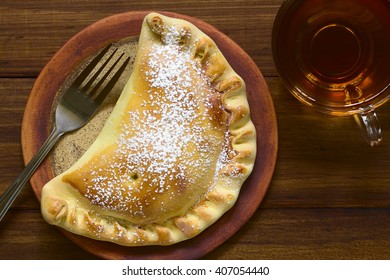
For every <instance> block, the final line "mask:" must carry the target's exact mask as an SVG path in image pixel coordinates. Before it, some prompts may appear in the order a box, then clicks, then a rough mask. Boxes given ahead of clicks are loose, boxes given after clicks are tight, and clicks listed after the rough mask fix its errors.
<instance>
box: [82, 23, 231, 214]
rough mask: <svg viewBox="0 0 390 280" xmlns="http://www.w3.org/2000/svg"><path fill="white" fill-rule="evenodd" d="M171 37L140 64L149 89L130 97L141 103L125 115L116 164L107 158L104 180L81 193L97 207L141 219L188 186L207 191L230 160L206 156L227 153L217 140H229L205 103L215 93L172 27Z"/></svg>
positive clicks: (163, 208)
mask: <svg viewBox="0 0 390 280" xmlns="http://www.w3.org/2000/svg"><path fill="white" fill-rule="evenodd" d="M169 32H170V33H169ZM169 32H168V34H166V36H165V38H166V39H165V40H164V43H165V44H155V45H153V46H152V48H151V51H150V52H148V53H147V54H146V56H145V57H144V59H143V63H145V64H144V65H143V66H144V67H143V68H142V69H147V71H145V72H144V73H142V75H144V78H145V79H146V80H147V81H148V89H147V92H146V93H134V94H140V96H139V97H140V98H143V101H142V103H141V106H140V107H139V108H134V109H133V110H131V111H129V112H125V114H124V115H123V119H124V121H123V123H122V126H121V131H120V134H119V137H118V139H117V142H116V145H117V149H116V151H115V154H114V155H113V157H114V158H115V161H112V158H109V159H107V161H109V162H110V164H109V166H110V168H109V169H110V170H105V173H104V174H107V173H109V176H102V175H101V174H100V172H99V171H92V172H95V173H96V174H92V175H93V179H92V180H90V182H88V185H87V191H86V194H85V196H86V197H87V198H89V199H90V200H91V201H92V202H93V203H95V204H98V205H100V206H103V207H105V208H108V209H111V210H120V211H125V212H127V213H128V214H130V215H132V216H138V217H143V216H145V208H147V207H148V206H149V205H152V204H156V203H155V201H156V200H157V199H158V197H159V195H166V194H168V195H169V196H170V199H173V200H174V199H175V197H176V196H180V195H181V192H185V191H187V190H186V188H188V187H191V186H192V187H194V186H195V187H197V188H205V187H206V188H207V187H209V186H210V185H212V181H213V179H214V178H213V176H214V174H216V173H217V172H218V169H220V168H221V166H222V165H223V164H224V163H223V162H224V161H226V160H227V158H226V156H219V159H215V157H212V156H210V155H212V154H214V155H215V154H216V155H219V154H222V155H225V154H226V152H222V150H224V148H223V146H224V145H225V142H226V141H225V140H224V139H223V137H220V135H221V134H222V136H227V134H226V132H225V130H224V129H225V128H223V127H222V128H221V127H216V126H215V123H213V122H212V121H211V120H210V118H211V117H210V114H209V110H210V109H211V105H210V104H209V103H208V101H207V100H208V97H209V96H210V95H213V94H216V92H215V91H214V90H213V89H212V87H211V86H210V84H209V79H208V77H207V76H206V75H205V73H204V71H203V70H202V68H201V65H200V64H199V63H198V62H196V61H194V60H193V59H192V57H191V52H190V51H183V49H181V47H180V46H179V45H177V44H176V40H175V39H174V38H176V37H177V34H180V31H178V30H177V29H176V28H175V27H171V29H170V31H169ZM167 38H168V39H169V38H171V39H169V40H168V39H167ZM172 38H173V39H172ZM221 131H222V132H221ZM217 158H218V156H217ZM217 161H218V162H217ZM113 162H114V163H113ZM210 173H211V174H212V176H206V175H208V174H210ZM205 178H206V179H205ZM205 180H207V181H205ZM198 185H200V186H198ZM189 193H190V194H192V193H194V194H196V191H194V192H189ZM187 194H188V193H187ZM188 199H192V198H191V197H188ZM159 207H160V211H161V213H165V212H167V211H170V208H169V207H167V206H165V204H164V203H161V202H160V203H159Z"/></svg>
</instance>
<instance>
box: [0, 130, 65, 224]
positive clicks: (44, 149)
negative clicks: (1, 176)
mask: <svg viewBox="0 0 390 280" xmlns="http://www.w3.org/2000/svg"><path fill="white" fill-rule="evenodd" d="M63 134H64V132H62V131H60V130H58V129H57V127H54V128H53V130H52V132H51V133H50V135H49V137H48V138H47V139H46V141H45V142H44V143H43V145H42V146H41V148H39V150H38V152H37V153H36V154H35V155H34V156H33V158H32V159H31V160H30V162H29V163H28V164H27V165H26V167H25V168H24V169H23V171H22V172H21V173H20V174H19V176H18V177H16V179H15V181H14V182H13V183H12V184H11V185H10V186H9V187H8V188H7V190H6V191H5V192H4V194H3V195H2V196H1V197H0V221H1V220H2V219H3V217H4V215H5V214H6V213H7V211H8V209H9V208H10V207H11V205H12V203H13V202H14V200H15V199H16V197H17V196H18V195H19V193H20V192H21V191H22V189H23V187H24V185H25V184H26V182H27V181H28V180H29V179H30V178H31V176H32V175H33V174H34V172H35V170H36V169H37V168H38V166H39V165H40V164H41V163H42V161H43V160H44V159H45V157H46V156H47V154H48V153H49V151H50V150H51V149H52V148H53V146H54V144H55V143H56V142H57V141H58V139H59V138H60V137H61V136H62V135H63Z"/></svg>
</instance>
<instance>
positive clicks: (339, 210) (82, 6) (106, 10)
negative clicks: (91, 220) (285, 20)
mask: <svg viewBox="0 0 390 280" xmlns="http://www.w3.org/2000/svg"><path fill="white" fill-rule="evenodd" d="M281 3H282V1H281V0H259V1H244V0H241V1H239V0H238V1H214V0H209V1H196V2H195V1H187V0H184V1H164V2H160V1H147V2H145V1H130V0H127V1H123V0H121V1H113V0H109V1H86V0H78V1H74V0H71V1H59V0H53V1H37V0H28V1H20V0H13V1H11V0H2V1H1V2H0V96H1V104H0V176H1V177H0V178H1V180H0V193H2V192H3V191H4V190H5V189H6V188H7V187H8V185H9V184H10V183H11V182H12V181H13V179H14V178H15V177H16V176H17V175H18V174H19V173H20V172H21V170H22V168H23V158H22V151H21V144H20V143H21V137H20V130H21V124H22V118H23V112H24V108H25V106H26V103H27V98H28V96H29V94H30V91H31V89H32V87H33V84H34V82H35V80H36V78H37V76H38V74H39V73H40V71H41V70H42V69H43V67H44V66H45V64H46V63H47V62H48V61H49V59H50V58H51V57H52V56H53V55H54V54H55V53H56V52H57V51H58V49H60V48H61V47H62V46H63V44H64V43H65V42H67V41H68V40H69V39H70V38H71V37H72V36H74V35H75V34H76V33H78V32H79V31H81V30H82V29H84V28H85V27H86V26H88V25H89V24H91V23H93V22H96V21H98V20H100V19H102V18H104V17H107V16H110V15H113V14H116V13H122V12H127V11H137V10H154V11H171V12H176V13H181V14H185V15H189V16H192V17H196V18H199V19H201V20H203V21H205V22H208V23H209V24H211V25H213V26H215V27H216V28H218V29H219V30H220V31H221V32H223V33H224V34H226V35H227V36H229V37H230V38H231V39H233V40H234V41H235V42H236V43H237V44H238V45H240V46H241V47H242V48H243V49H244V50H245V51H246V52H247V53H248V54H249V55H250V56H251V57H252V59H253V60H254V61H255V63H256V64H257V66H258V67H259V68H260V69H261V71H262V73H263V75H264V76H265V78H266V81H267V84H268V87H269V91H270V93H271V96H272V98H273V101H274V106H275V110H276V115H277V121H278V135H279V151H278V160H277V163H276V169H275V172H274V175H273V179H272V182H271V185H270V188H269V190H268V193H267V195H266V197H265V200H264V201H263V203H262V204H261V205H260V207H259V208H258V210H257V211H256V212H255V214H254V215H253V216H252V218H251V219H250V220H249V222H248V223H246V224H245V226H244V227H243V228H242V229H241V230H239V231H238V232H237V233H236V234H235V235H234V236H233V237H232V238H230V239H228V240H227V241H226V242H225V243H224V244H222V245H221V246H219V247H218V248H216V249H215V250H214V251H212V252H211V253H209V254H207V255H206V256H204V258H205V259H389V258H390V250H389V249H390V172H389V171H390V104H389V103H387V104H385V105H383V106H382V107H380V108H379V109H378V111H377V113H378V116H379V118H380V121H381V124H382V129H383V136H384V142H383V143H382V145H381V146H379V147H376V148H370V147H368V145H366V143H365V142H364V140H363V139H362V137H361V135H360V132H359V131H358V129H357V127H356V125H355V123H354V120H353V119H352V118H349V117H346V118H344V117H342V118H338V117H332V116H327V115H323V114H320V113H317V112H315V111H313V110H312V109H310V108H307V107H305V106H304V105H301V104H300V103H298V102H297V101H296V100H295V99H294V98H293V97H292V96H291V95H290V94H289V93H288V92H287V90H286V89H285V87H284V86H283V84H282V82H281V80H280V78H279V77H278V75H277V72H276V69H275V67H274V64H273V60H272V52H271V32H272V24H273V20H274V18H275V15H276V13H277V11H278V8H279V7H280V5H281ZM94 258H96V257H95V256H94V255H91V254H89V253H87V252H85V251H84V250H82V249H80V248H79V247H78V246H76V245H74V244H73V243H72V242H71V241H69V240H68V239H67V238H65V237H64V236H63V235H62V234H61V233H60V232H59V231H57V230H56V229H55V228H53V227H52V226H50V225H48V224H46V223H45V222H44V221H43V219H42V217H41V214H40V210H39V204H38V201H37V199H36V198H35V196H34V193H33V191H32V189H31V187H30V186H29V185H28V186H26V188H25V190H24V191H23V192H22V193H21V195H20V196H19V197H18V199H17V201H16V202H15V203H14V205H13V207H12V209H11V210H10V212H9V213H8V214H7V216H6V217H5V218H4V220H3V221H2V222H1V223H0V259H94Z"/></svg>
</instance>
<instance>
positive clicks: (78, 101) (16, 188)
mask: <svg viewBox="0 0 390 280" xmlns="http://www.w3.org/2000/svg"><path fill="white" fill-rule="evenodd" d="M111 47H112V44H110V45H108V46H107V47H106V48H104V49H103V50H102V51H101V52H100V53H99V54H98V55H97V56H96V57H95V58H94V59H93V60H92V61H91V62H90V63H89V64H88V65H87V66H86V67H85V69H84V70H83V71H82V72H81V73H80V74H79V75H78V76H77V78H76V79H75V80H74V81H73V82H72V84H71V85H70V86H69V88H68V89H67V90H66V91H65V93H64V94H63V95H62V97H60V100H59V102H58V105H57V108H56V111H55V124H54V127H53V129H52V131H51V133H50V135H49V137H48V138H47V140H46V141H45V143H43V145H42V147H41V148H40V149H39V150H38V152H37V153H36V154H35V155H34V157H33V158H32V159H31V161H30V162H29V163H28V164H27V165H26V167H25V169H24V170H23V171H22V172H21V173H20V175H19V176H18V177H17V178H16V179H15V181H14V182H13V183H12V184H11V185H10V186H9V187H8V189H7V190H6V191H5V192H4V194H3V195H2V196H1V198H0V221H1V220H2V219H3V217H4V215H5V214H6V213H7V211H8V209H9V208H10V206H11V205H12V203H13V202H14V200H15V199H16V197H17V196H18V195H19V193H20V192H21V190H22V189H23V187H24V185H25V184H26V182H27V181H28V180H29V179H30V177H31V176H32V174H33V173H34V172H35V170H36V169H37V167H38V166H39V165H40V164H41V163H42V161H43V159H44V158H45V157H46V155H47V154H48V153H49V151H50V150H51V149H52V148H53V146H54V145H55V143H56V142H57V141H58V139H59V138H60V137H61V136H62V135H63V134H65V133H67V132H70V131H73V130H76V129H78V128H81V127H82V126H84V125H85V124H86V123H87V122H88V121H89V120H90V119H91V118H92V116H93V115H94V114H95V113H96V111H97V110H98V108H99V107H100V105H101V104H102V102H103V101H104V99H105V98H106V97H107V95H108V93H109V92H110V91H111V89H112V88H113V87H114V85H115V84H116V82H117V81H118V80H119V77H120V76H121V74H122V73H123V72H124V70H125V68H126V65H127V64H128V62H129V60H130V58H127V59H126V60H125V61H124V62H123V63H122V65H121V66H120V67H119V69H118V70H116V72H113V70H114V69H115V68H116V65H117V64H118V63H119V62H120V60H121V59H122V57H123V55H124V54H123V53H122V54H121V55H120V56H119V58H118V59H117V60H116V61H115V62H114V63H112V65H111V66H110V67H109V69H108V70H107V71H106V72H105V74H104V75H103V73H102V71H103V70H104V69H105V68H106V66H107V64H108V63H109V61H111V60H112V58H113V56H114V54H115V53H116V51H117V49H115V50H114V51H113V52H112V53H111V55H110V56H109V58H108V59H107V60H106V61H105V62H104V63H103V65H102V66H100V67H99V68H98V69H97V71H96V72H95V73H94V74H93V75H92V74H91V72H92V71H93V70H94V69H95V68H96V66H97V64H98V63H99V62H100V61H101V60H102V58H103V57H104V55H105V54H106V53H108V50H109V49H110V48H111ZM107 68H108V67H107ZM111 73H112V75H113V76H112V77H111V78H110V79H109V80H108V76H109V75H110V74H111ZM91 75H92V77H91V78H90V79H89V80H88V81H87V79H88V77H89V76H91ZM99 75H103V76H102V77H101V78H100V79H99V80H98V81H97V79H98V77H99ZM107 80H108V82H107V83H106V84H105V85H104V86H103V84H104V83H105V81H107ZM96 81H97V82H96ZM94 82H96V84H95V85H93V83H94ZM100 88H102V89H101V90H100ZM99 90H100V91H99Z"/></svg>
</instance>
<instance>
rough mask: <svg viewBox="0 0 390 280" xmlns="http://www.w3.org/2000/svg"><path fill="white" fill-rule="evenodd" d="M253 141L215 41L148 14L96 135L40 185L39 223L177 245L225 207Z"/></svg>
mask: <svg viewBox="0 0 390 280" xmlns="http://www.w3.org/2000/svg"><path fill="white" fill-rule="evenodd" d="M255 138H256V132H255V128H254V125H253V123H252V121H251V119H250V112H249V105H248V101H247V98H246V90H245V84H244V81H243V80H242V79H241V78H240V77H239V76H238V75H237V74H236V73H235V72H234V70H233V69H232V68H231V66H230V65H229V64H228V62H227V61H226V59H225V58H224V56H223V55H222V53H221V52H220V50H219V49H218V47H217V46H216V45H215V43H214V42H213V41H212V40H211V39H210V38H209V37H208V36H207V35H205V34H204V33H203V32H201V31H200V30H199V29H198V28H197V27H195V26H194V25H192V24H191V23H189V22H187V21H184V20H179V19H174V18H169V17H166V16H163V15H160V14H156V13H151V14H149V15H147V16H146V18H145V19H144V22H143V25H142V29H141V33H140V37H139V43H138V49H137V55H136V60H135V64H134V69H133V72H132V74H131V76H130V78H129V80H128V82H127V83H126V86H125V87H124V89H123V92H122V94H121V96H120V97H119V100H118V101H117V104H116V105H115V108H114V109H113V111H112V113H111V115H110V117H109V118H108V120H107V122H106V124H105V125H104V127H103V129H102V131H101V132H100V134H99V135H98V137H97V139H96V140H95V142H94V143H93V144H92V145H91V147H90V148H89V149H88V150H87V151H86V153H85V154H84V155H83V156H82V157H81V158H80V159H79V160H78V161H77V162H76V163H75V164H74V165H73V166H72V167H70V168H69V169H68V170H66V171H65V172H63V173H61V174H60V175H58V176H57V177H55V178H54V179H52V180H51V181H50V182H48V183H47V184H46V185H45V186H44V188H43V190H42V199H41V208H42V214H43V217H44V218H45V220H46V221H47V222H49V223H50V224H54V225H57V226H60V227H62V228H64V229H66V230H68V231H70V232H73V233H76V234H80V235H83V236H87V237H90V238H93V239H97V240H104V241H110V242H114V243H117V244H120V245H124V246H141V245H169V244H173V243H177V242H180V241H182V240H186V239H188V238H191V237H194V236H196V235H197V234H199V233H200V232H202V231H203V230H204V229H205V228H207V227H208V226H209V225H211V224H212V223H214V222H215V221H216V220H217V219H219V218H220V217H221V216H222V215H223V214H224V213H225V212H226V211H227V210H229V209H230V208H231V207H232V206H233V205H234V203H235V201H236V199H237V197H238V195H239V191H240V188H241V186H242V184H243V182H244V181H245V179H246V178H247V177H248V176H249V174H250V173H251V171H252V168H253V165H254V159H255V154H256V140H255Z"/></svg>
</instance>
